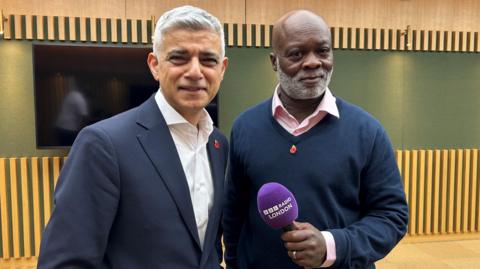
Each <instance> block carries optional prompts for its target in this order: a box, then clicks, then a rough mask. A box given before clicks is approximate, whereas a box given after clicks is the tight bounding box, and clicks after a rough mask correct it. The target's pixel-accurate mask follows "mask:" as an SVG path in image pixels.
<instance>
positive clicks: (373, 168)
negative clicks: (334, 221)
mask: <svg viewBox="0 0 480 269" xmlns="http://www.w3.org/2000/svg"><path fill="white" fill-rule="evenodd" d="M359 194H360V200H361V203H362V209H361V210H362V214H363V217H362V218H361V219H360V220H359V221H357V222H355V223H353V224H352V225H349V226H347V227H346V228H343V229H332V230H329V231H330V232H331V233H332V234H333V236H334V239H335V245H336V254H337V259H336V261H335V263H334V264H333V267H334V268H365V267H366V266H368V264H371V263H373V262H374V261H376V260H378V259H381V258H383V257H384V256H385V255H387V254H388V252H390V250H392V249H393V247H394V246H395V245H396V244H397V243H398V241H400V239H401V238H402V237H403V236H404V234H405V232H406V228H407V223H408V207H407V204H406V200H405V193H404V190H403V186H402V182H401V178H400V174H399V171H398V166H397V164H396V161H395V156H394V152H393V149H392V146H391V144H390V141H389V139H388V137H387V135H386V133H385V131H384V130H383V129H379V130H378V131H377V132H376V136H375V139H374V142H373V146H372V149H371V151H370V155H369V157H368V159H367V164H366V166H365V167H364V169H363V171H361V185H360V190H359Z"/></svg>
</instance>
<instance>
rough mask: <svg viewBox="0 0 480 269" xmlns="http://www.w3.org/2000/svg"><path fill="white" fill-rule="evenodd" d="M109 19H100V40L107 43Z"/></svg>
mask: <svg viewBox="0 0 480 269" xmlns="http://www.w3.org/2000/svg"><path fill="white" fill-rule="evenodd" d="M107 33H108V31H107V19H105V18H102V19H100V41H101V42H102V43H106V42H107V41H108V34H107Z"/></svg>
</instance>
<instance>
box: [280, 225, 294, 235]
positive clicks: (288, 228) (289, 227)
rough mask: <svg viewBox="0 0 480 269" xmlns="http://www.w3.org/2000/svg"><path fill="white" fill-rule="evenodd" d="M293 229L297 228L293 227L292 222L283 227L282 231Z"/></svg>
mask: <svg viewBox="0 0 480 269" xmlns="http://www.w3.org/2000/svg"><path fill="white" fill-rule="evenodd" d="M293 230H295V229H294V228H293V224H292V223H290V224H288V225H287V226H285V227H282V231H283V232H284V233H286V232H290V231H293Z"/></svg>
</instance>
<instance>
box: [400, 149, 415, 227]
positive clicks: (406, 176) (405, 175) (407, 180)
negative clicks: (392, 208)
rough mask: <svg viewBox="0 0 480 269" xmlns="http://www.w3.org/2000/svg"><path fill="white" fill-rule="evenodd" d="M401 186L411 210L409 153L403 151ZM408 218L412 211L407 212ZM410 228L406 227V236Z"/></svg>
mask: <svg viewBox="0 0 480 269" xmlns="http://www.w3.org/2000/svg"><path fill="white" fill-rule="evenodd" d="M402 166H403V185H404V188H405V195H406V199H407V202H408V205H409V208H411V204H410V200H411V197H410V196H411V192H410V151H409V150H404V151H403V165H402ZM409 214H410V216H411V215H412V211H410V210H409ZM409 222H410V223H412V220H411V217H410V221H409ZM412 233H413V232H412V226H411V225H408V234H412Z"/></svg>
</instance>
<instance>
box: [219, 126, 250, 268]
mask: <svg viewBox="0 0 480 269" xmlns="http://www.w3.org/2000/svg"><path fill="white" fill-rule="evenodd" d="M240 137H241V136H240V134H239V130H238V128H235V126H234V128H233V129H232V132H231V137H230V159H229V165H228V168H227V181H226V186H225V207H224V213H223V229H224V233H223V240H224V243H225V254H224V257H225V263H226V266H227V269H235V268H238V264H237V248H238V244H239V239H240V233H241V231H242V228H243V225H244V222H245V219H246V217H247V214H248V206H247V205H248V193H249V187H248V184H247V180H246V175H245V173H244V169H243V166H242V165H241V157H240V153H239V152H238V149H240V148H242V147H241V145H239V143H240V141H239V140H240V139H239V138H240Z"/></svg>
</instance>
